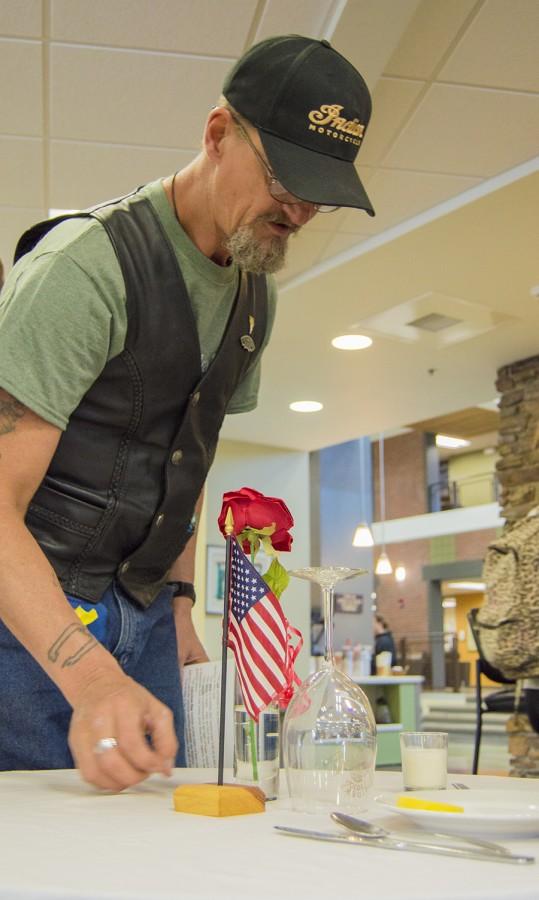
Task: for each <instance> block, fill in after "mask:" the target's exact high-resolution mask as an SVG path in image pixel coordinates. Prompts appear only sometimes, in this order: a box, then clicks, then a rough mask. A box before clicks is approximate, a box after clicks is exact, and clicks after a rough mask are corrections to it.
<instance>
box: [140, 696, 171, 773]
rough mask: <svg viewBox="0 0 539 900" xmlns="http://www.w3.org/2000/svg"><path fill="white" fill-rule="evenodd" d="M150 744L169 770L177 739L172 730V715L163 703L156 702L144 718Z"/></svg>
mask: <svg viewBox="0 0 539 900" xmlns="http://www.w3.org/2000/svg"><path fill="white" fill-rule="evenodd" d="M145 725H146V728H147V731H148V734H149V735H150V737H151V741H152V746H153V748H154V750H155V752H156V753H157V754H159V756H160V757H161V759H162V760H164V762H165V765H166V766H167V767H168V769H169V770H170V769H171V768H172V767H173V766H174V762H175V759H176V754H177V752H178V739H177V737H176V733H175V731H174V717H173V715H172V712H171V711H170V709H169V708H168V706H165V705H164V704H163V703H156V704H155V705H154V707H153V708H152V710H151V711H150V712H149V713H148V715H147V716H146V718H145Z"/></svg>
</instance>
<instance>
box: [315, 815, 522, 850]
mask: <svg viewBox="0 0 539 900" xmlns="http://www.w3.org/2000/svg"><path fill="white" fill-rule="evenodd" d="M331 818H332V819H333V821H334V822H337V823H338V824H339V825H343V826H344V827H345V828H348V830H349V831H354V832H355V833H356V834H360V835H361V836H362V837H365V838H372V839H373V840H376V838H383V837H393V835H392V834H391V832H390V831H387V829H385V828H382V826H381V825H374V824H373V823H372V822H367V821H366V819H357V818H356V817H355V816H347V815H345V814H344V813H340V812H332V813H331ZM422 834H429V835H431V836H432V837H442V838H448V837H449V838H453V837H454V835H452V834H444V833H443V832H441V831H424V830H423V829H422ZM456 840H457V841H458V840H461V841H465V842H466V843H469V844H475V845H476V846H477V847H482V848H483V849H484V850H488V851H489V852H490V853H494V854H497V855H498V856H507V855H508V854H509V850H506V849H505V847H502V846H501V845H500V844H494V843H491V841H481V840H480V839H479V838H471V837H468V836H467V835H466V837H462V838H459V837H457V838H456Z"/></svg>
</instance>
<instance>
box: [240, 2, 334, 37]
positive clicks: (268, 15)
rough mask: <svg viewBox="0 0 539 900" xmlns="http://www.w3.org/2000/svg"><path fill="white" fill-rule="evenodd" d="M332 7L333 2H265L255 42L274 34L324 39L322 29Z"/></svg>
mask: <svg viewBox="0 0 539 900" xmlns="http://www.w3.org/2000/svg"><path fill="white" fill-rule="evenodd" d="M333 6H334V3H333V0H317V2H315V3H313V0H294V2H293V3H290V0H267V2H266V4H265V7H264V11H263V13H262V17H261V19H260V24H259V26H258V28H257V31H256V38H255V40H257V41H262V40H264V39H265V38H268V37H273V35H275V34H305V35H308V36H309V37H314V38H321V37H324V34H323V27H324V25H325V23H326V20H327V18H328V14H329V13H330V12H331V10H332V8H333Z"/></svg>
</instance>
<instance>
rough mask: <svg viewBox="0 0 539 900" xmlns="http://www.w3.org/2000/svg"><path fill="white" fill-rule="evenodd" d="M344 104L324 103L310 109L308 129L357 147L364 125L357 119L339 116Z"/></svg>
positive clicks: (361, 138)
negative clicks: (317, 107)
mask: <svg viewBox="0 0 539 900" xmlns="http://www.w3.org/2000/svg"><path fill="white" fill-rule="evenodd" d="M343 109H344V106H339V105H338V104H337V103H324V104H322V106H321V107H320V109H312V110H311V112H310V113H309V121H310V122H311V125H309V131H316V132H318V134H326V135H327V136H328V137H331V138H334V139H335V140H338V141H346V143H347V144H348V143H351V144H355V145H356V146H357V147H359V145H360V144H361V141H362V140H363V134H364V132H365V126H364V125H361V123H360V121H359V119H345V118H344V116H341V112H342V111H343Z"/></svg>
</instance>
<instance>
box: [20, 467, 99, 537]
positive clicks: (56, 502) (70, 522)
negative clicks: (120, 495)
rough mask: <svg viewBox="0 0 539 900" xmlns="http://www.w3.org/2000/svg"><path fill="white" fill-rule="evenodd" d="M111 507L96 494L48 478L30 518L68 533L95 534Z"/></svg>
mask: <svg viewBox="0 0 539 900" xmlns="http://www.w3.org/2000/svg"><path fill="white" fill-rule="evenodd" d="M106 508H107V501H106V500H105V498H104V497H100V496H98V495H96V494H94V493H93V492H90V491H87V490H85V489H84V488H80V487H78V486H76V485H71V484H67V483H65V482H62V481H60V480H59V479H52V478H50V477H46V478H45V480H44V481H43V482H42V484H41V486H40V487H39V488H38V490H37V491H36V493H35V494H34V496H33V498H32V500H31V502H30V506H29V508H28V518H32V517H33V516H36V517H37V518H39V519H46V520H47V521H49V522H54V524H56V525H58V526H59V527H60V528H65V529H66V530H67V531H75V532H78V533H79V534H86V535H91V534H93V533H94V531H95V529H96V527H97V526H98V524H99V521H100V519H101V518H102V516H103V513H104V512H105V510H106Z"/></svg>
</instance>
